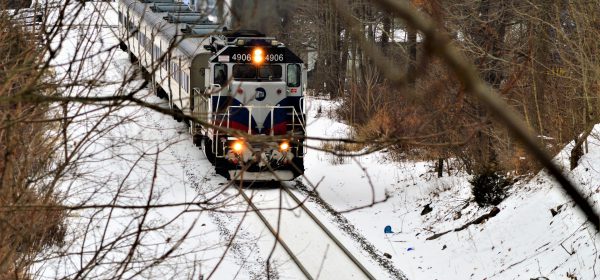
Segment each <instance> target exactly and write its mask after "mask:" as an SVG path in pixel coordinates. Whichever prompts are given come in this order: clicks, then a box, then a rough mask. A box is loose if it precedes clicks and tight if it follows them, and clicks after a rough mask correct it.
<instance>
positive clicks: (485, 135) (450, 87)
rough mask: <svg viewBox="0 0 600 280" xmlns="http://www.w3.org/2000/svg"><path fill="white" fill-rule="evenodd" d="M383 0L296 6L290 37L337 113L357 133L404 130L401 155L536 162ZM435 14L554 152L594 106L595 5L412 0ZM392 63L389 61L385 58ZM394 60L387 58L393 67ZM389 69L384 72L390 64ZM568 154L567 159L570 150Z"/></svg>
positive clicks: (516, 166) (477, 167)
mask: <svg viewBox="0 0 600 280" xmlns="http://www.w3.org/2000/svg"><path fill="white" fill-rule="evenodd" d="M378 2H380V1H306V2H305V3H302V4H298V13H296V14H293V15H291V17H292V19H291V22H292V24H290V26H292V27H293V28H294V31H293V32H291V33H293V34H303V35H306V37H303V36H293V37H297V38H302V39H304V41H298V42H296V43H295V44H293V46H294V47H296V48H297V49H305V50H308V51H309V53H311V54H314V55H315V59H314V60H315V65H314V68H312V73H311V74H310V76H311V78H312V80H311V83H310V84H309V85H310V86H311V87H312V88H313V89H314V90H315V91H316V92H317V93H319V94H326V95H329V96H332V97H333V98H340V99H341V100H343V102H344V104H345V106H342V109H341V110H340V111H339V112H338V113H339V116H340V117H341V118H343V119H344V120H345V121H346V122H347V123H349V124H352V125H353V126H354V127H355V134H356V136H357V137H359V138H361V139H363V140H364V141H369V140H373V139H377V138H379V137H387V138H394V139H402V140H403V141H401V142H402V143H400V144H398V145H395V147H394V149H393V151H394V153H395V154H398V155H399V156H400V157H405V156H406V155H409V154H413V155H414V149H418V150H419V151H420V152H419V153H418V155H416V156H417V157H418V158H422V159H429V160H435V161H438V160H439V162H440V163H442V162H443V159H446V158H455V159H459V160H460V163H461V166H462V168H464V169H465V170H467V171H468V172H470V173H481V172H483V171H485V170H490V169H491V170H496V171H499V170H505V171H510V170H514V171H515V173H516V174H527V173H529V172H533V171H536V170H539V168H540V165H539V164H538V163H536V160H535V159H533V158H532V157H531V156H528V155H527V152H525V151H524V148H523V146H522V145H521V144H520V143H519V142H518V141H515V138H514V137H513V136H512V135H511V134H510V133H509V132H508V131H507V130H506V129H505V128H504V127H503V125H502V124H501V123H499V122H498V121H497V120H495V119H494V118H493V116H492V115H491V114H490V112H489V111H488V110H487V109H486V106H485V105H482V104H481V103H480V102H479V101H478V100H477V99H473V98H472V97H471V96H469V95H468V94H465V92H464V91H465V89H464V88H462V86H461V85H460V83H458V82H457V79H456V76H455V75H454V74H453V73H452V72H451V71H449V69H448V67H447V65H445V64H444V63H443V62H441V61H440V60H439V59H437V58H436V57H435V56H434V55H433V54H432V53H431V47H432V46H429V45H428V43H429V42H428V38H426V37H424V36H423V34H422V33H419V32H415V31H414V28H412V27H411V26H409V25H407V24H406V23H405V22H404V21H403V20H402V19H401V18H399V17H394V16H392V15H391V14H390V13H389V12H386V11H385V9H382V8H381V6H378ZM410 3H411V5H412V6H413V7H414V8H416V9H418V10H419V11H420V12H421V13H423V14H426V15H427V16H428V17H430V18H432V19H433V20H434V21H435V22H436V23H437V29H438V30H439V32H443V33H445V34H446V35H447V36H448V37H449V38H451V40H452V44H454V45H456V46H457V47H458V48H459V49H461V50H462V51H463V52H464V53H465V54H466V55H467V56H468V59H470V60H471V62H472V63H474V64H475V65H476V66H477V68H478V69H479V75H480V77H481V78H482V79H483V80H484V81H485V82H486V83H487V84H489V85H490V86H491V87H493V88H494V89H495V90H497V91H498V92H499V93H500V94H501V96H502V98H503V99H504V101H505V102H507V103H508V104H510V106H511V107H512V108H513V109H514V110H516V111H517V112H518V113H519V114H520V116H521V117H522V118H523V119H524V120H525V121H526V123H527V125H528V127H529V129H530V130H531V131H532V132H533V133H535V134H536V135H537V138H538V141H539V144H540V145H543V146H544V147H545V148H546V149H548V151H549V152H550V153H551V154H552V153H556V152H557V151H558V149H560V148H561V147H562V146H563V145H564V144H566V143H568V142H570V141H573V140H575V142H576V143H577V144H578V145H576V149H581V148H582V147H584V146H585V145H581V144H582V143H581V142H582V141H583V140H582V139H583V137H579V135H580V134H581V133H583V132H584V131H586V129H588V128H589V127H590V125H592V124H593V123H595V122H594V119H595V118H596V117H595V115H596V114H595V112H594V111H595V108H596V107H597V95H598V93H597V87H598V68H597V66H596V65H595V62H596V61H598V51H597V50H598V44H597V42H596V40H593V39H591V38H595V36H596V35H597V34H598V31H599V29H598V22H597V20H596V18H597V15H598V12H599V11H600V8H599V7H598V6H597V5H595V4H594V3H590V2H588V1H530V2H521V1H486V0H481V1H439V0H432V1H411V2H410ZM386 63H392V64H393V67H390V66H386ZM390 68H392V69H390ZM390 74H391V75H390ZM580 154H581V153H579V152H575V153H574V154H573V160H572V161H573V166H572V167H573V168H574V166H576V162H577V157H578V155H580Z"/></svg>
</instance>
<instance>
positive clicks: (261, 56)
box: [252, 48, 265, 64]
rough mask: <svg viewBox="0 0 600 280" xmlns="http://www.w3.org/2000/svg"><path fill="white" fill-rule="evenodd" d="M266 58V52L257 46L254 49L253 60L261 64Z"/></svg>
mask: <svg viewBox="0 0 600 280" xmlns="http://www.w3.org/2000/svg"><path fill="white" fill-rule="evenodd" d="M264 60H265V52H264V51H263V50H262V49H261V48H256V49H254V50H253V51H252V62H254V64H261V63H263V61H264Z"/></svg>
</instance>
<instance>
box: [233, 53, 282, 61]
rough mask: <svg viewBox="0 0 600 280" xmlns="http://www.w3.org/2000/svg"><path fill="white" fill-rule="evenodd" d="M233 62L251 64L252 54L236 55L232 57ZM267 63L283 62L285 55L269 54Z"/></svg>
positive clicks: (266, 58) (266, 57)
mask: <svg viewBox="0 0 600 280" xmlns="http://www.w3.org/2000/svg"><path fill="white" fill-rule="evenodd" d="M231 60H232V61H239V62H251V61H252V54H249V53H235V54H232V55H231ZM265 61H267V62H283V54H267V55H265Z"/></svg>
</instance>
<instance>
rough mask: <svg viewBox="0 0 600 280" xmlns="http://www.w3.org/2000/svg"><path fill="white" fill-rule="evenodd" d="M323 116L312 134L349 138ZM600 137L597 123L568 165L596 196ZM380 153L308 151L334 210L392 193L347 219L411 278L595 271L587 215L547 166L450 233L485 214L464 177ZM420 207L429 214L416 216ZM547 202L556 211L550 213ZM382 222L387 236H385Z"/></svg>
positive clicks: (324, 104) (586, 274)
mask: <svg viewBox="0 0 600 280" xmlns="http://www.w3.org/2000/svg"><path fill="white" fill-rule="evenodd" d="M312 103H313V104H312V106H311V107H312V108H318V107H321V108H332V107H333V106H336V104H335V103H332V102H329V101H323V100H313V101H312ZM326 116H327V114H319V115H318V116H317V113H316V110H313V113H312V115H311V117H312V118H313V120H312V126H310V129H309V132H310V133H311V134H312V135H319V136H329V137H338V136H340V135H342V136H343V135H345V134H344V133H345V131H347V129H346V128H345V127H344V125H342V124H339V123H336V122H335V121H332V120H331V119H330V118H327V117H326ZM597 135H600V128H599V127H597V128H596V130H595V131H594V133H592V136H590V138H589V153H587V154H586V155H585V156H584V157H583V158H582V159H581V162H580V165H579V167H578V168H576V169H575V170H573V171H572V172H569V176H570V178H571V179H572V181H573V182H575V183H576V184H577V185H579V186H580V187H581V189H582V190H583V192H584V193H585V194H586V195H588V198H589V199H591V200H593V201H594V202H597V201H598V199H599V198H600V196H599V195H598V192H600V167H599V166H600V147H599V145H600V141H599V140H598V139H597V138H596V136H597ZM313 144H315V145H318V143H313ZM567 151H569V147H566V148H565V150H564V152H562V153H561V154H559V155H558V156H557V157H556V162H558V163H559V164H560V165H564V166H568V154H567ZM386 158H387V157H386V154H385V153H378V154H373V155H369V156H365V157H361V158H358V159H353V160H346V161H344V160H339V159H338V160H335V159H334V157H333V156H331V155H326V154H325V153H323V152H318V151H312V152H311V153H310V154H308V163H307V164H306V166H307V174H308V177H309V179H310V181H312V182H319V185H318V191H319V193H320V194H321V196H322V197H323V199H324V200H325V201H327V202H328V203H329V204H330V205H332V207H334V208H335V209H337V210H339V211H344V210H348V209H352V208H354V207H362V206H367V205H369V204H371V202H372V201H373V199H374V200H375V201H380V200H382V199H383V198H384V197H385V193H389V194H390V195H391V197H390V198H389V199H388V200H386V201H385V202H379V203H376V204H375V205H374V206H372V207H368V208H364V209H357V210H355V211H351V212H348V213H345V214H344V216H346V217H347V218H348V219H349V220H350V221H351V222H352V223H353V224H354V225H355V226H357V227H358V228H359V230H360V232H361V233H362V234H364V235H365V236H367V238H368V239H369V241H371V242H372V243H374V244H375V245H376V247H377V248H378V249H379V250H380V252H381V253H387V254H389V255H390V256H391V259H392V260H393V261H394V263H395V265H396V266H397V267H398V268H399V269H401V270H402V271H403V272H404V273H406V274H407V276H408V277H409V279H530V278H534V279H535V278H537V277H548V278H549V279H569V278H566V277H572V278H570V279H597V278H598V277H600V276H597V275H598V274H599V273H600V264H598V257H599V256H600V255H599V254H598V251H597V249H596V248H597V247H599V246H600V243H599V241H598V235H597V231H596V230H595V229H593V226H591V225H590V224H588V223H585V222H584V221H585V220H584V218H583V217H582V215H581V214H580V211H579V210H578V209H577V208H575V207H574V205H573V203H572V202H570V201H569V199H568V198H567V197H566V196H565V195H564V194H563V192H562V191H561V188H560V186H558V185H557V184H556V183H555V182H554V181H553V180H552V179H551V178H550V177H549V176H548V175H547V174H546V173H544V172H542V173H540V174H538V175H537V176H535V177H534V178H533V179H531V180H529V181H527V182H518V183H517V184H515V186H514V187H513V188H512V189H511V190H510V193H511V195H510V196H509V197H508V198H507V199H506V200H505V201H503V202H502V203H501V204H500V205H498V208H499V210H500V212H499V213H498V214H497V215H496V216H494V217H492V218H490V219H489V220H487V221H486V222H483V223H481V224H474V225H470V226H468V227H466V228H465V229H462V230H459V231H452V230H454V229H456V228H460V227H462V226H463V225H465V224H467V223H468V222H470V221H472V220H474V219H476V218H478V217H480V216H482V215H483V214H486V213H488V212H490V211H491V209H490V208H486V209H480V208H479V207H477V205H476V203H475V202H474V201H472V199H471V197H472V196H471V190H470V184H469V183H468V179H469V176H467V175H466V174H462V173H458V174H452V175H451V176H448V175H447V174H445V177H442V178H437V176H436V174H435V173H434V172H433V164H432V163H426V162H403V163H393V162H390V161H388V160H386ZM332 159H333V160H332ZM567 170H568V169H567ZM425 205H429V206H430V207H431V208H432V211H431V212H430V213H428V214H424V215H421V212H422V210H423V209H424V207H425ZM550 209H554V210H556V211H557V212H558V213H557V214H555V215H553V214H552V213H551V210H550ZM388 225H389V226H390V227H391V229H392V232H393V233H384V229H385V227H386V226H388ZM447 231H450V232H448V233H446V234H443V235H441V236H439V237H437V238H433V239H432V237H436V236H435V235H436V234H440V233H444V232H447ZM428 238H429V239H432V240H428ZM573 277H576V278H573ZM542 279H543V278H542Z"/></svg>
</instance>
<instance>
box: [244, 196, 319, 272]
mask: <svg viewBox="0 0 600 280" xmlns="http://www.w3.org/2000/svg"><path fill="white" fill-rule="evenodd" d="M239 193H240V194H241V195H242V197H243V198H244V200H246V202H247V203H248V205H249V206H250V207H251V208H252V210H253V211H254V213H256V215H257V216H258V217H259V218H260V220H261V221H262V222H263V224H265V226H266V227H267V228H268V229H269V231H270V232H271V234H273V237H275V239H276V240H277V242H279V244H280V245H281V247H283V249H284V250H285V251H286V252H287V253H288V255H289V256H290V258H292V261H294V263H295V264H296V266H298V268H299V269H300V271H302V274H304V276H306V278H307V279H310V280H313V279H314V278H313V277H312V276H311V275H310V273H309V272H308V270H307V269H306V267H304V265H302V263H300V260H299V259H298V258H297V257H296V254H294V252H292V250H291V249H290V247H289V246H288V245H287V244H286V243H285V241H283V239H281V237H280V236H279V233H278V232H277V231H276V230H275V228H273V226H271V224H270V223H269V221H268V220H267V218H266V217H265V216H264V215H263V214H262V213H261V212H260V209H258V207H256V205H255V204H254V202H252V199H250V197H248V195H247V194H246V192H245V191H244V190H243V189H239Z"/></svg>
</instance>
